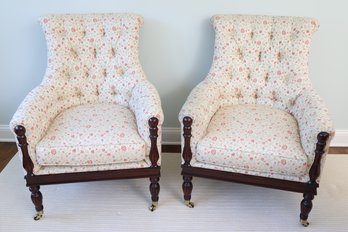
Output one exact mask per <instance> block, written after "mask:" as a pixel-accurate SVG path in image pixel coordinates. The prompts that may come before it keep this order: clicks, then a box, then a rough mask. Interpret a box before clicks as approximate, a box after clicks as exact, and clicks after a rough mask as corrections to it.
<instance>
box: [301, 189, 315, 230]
mask: <svg viewBox="0 0 348 232" xmlns="http://www.w3.org/2000/svg"><path fill="white" fill-rule="evenodd" d="M313 199H314V194H311V193H304V194H303V200H302V201H301V214H300V222H301V224H302V225H303V226H305V227H307V226H308V225H309V222H308V220H307V219H308V214H309V213H310V212H311V210H312V207H313V203H312V200H313Z"/></svg>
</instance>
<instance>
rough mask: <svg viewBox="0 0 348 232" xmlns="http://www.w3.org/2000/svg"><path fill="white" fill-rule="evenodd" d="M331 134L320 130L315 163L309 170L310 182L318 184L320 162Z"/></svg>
mask: <svg viewBox="0 0 348 232" xmlns="http://www.w3.org/2000/svg"><path fill="white" fill-rule="evenodd" d="M329 137H330V135H329V133H327V132H320V133H319V134H318V136H317V139H318V142H317V144H316V148H315V151H314V153H315V157H314V161H313V164H312V166H311V168H310V170H309V179H310V181H309V184H314V185H318V184H317V183H316V180H317V178H318V177H319V175H320V163H321V158H322V155H323V154H324V153H325V147H326V141H327V140H328V139H329Z"/></svg>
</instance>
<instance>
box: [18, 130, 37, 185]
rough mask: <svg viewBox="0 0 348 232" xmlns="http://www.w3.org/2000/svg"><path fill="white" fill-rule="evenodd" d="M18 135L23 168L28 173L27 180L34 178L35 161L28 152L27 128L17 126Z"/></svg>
mask: <svg viewBox="0 0 348 232" xmlns="http://www.w3.org/2000/svg"><path fill="white" fill-rule="evenodd" d="M14 131H15V133H16V135H17V140H18V146H19V147H20V149H21V151H22V155H23V168H24V169H25V171H26V172H27V175H26V176H25V178H27V177H28V176H33V175H34V174H33V169H34V164H33V161H32V160H31V158H30V156H29V152H28V145H29V144H28V143H27V137H26V136H25V132H26V131H25V128H24V126H21V125H17V126H16V127H15V129H14Z"/></svg>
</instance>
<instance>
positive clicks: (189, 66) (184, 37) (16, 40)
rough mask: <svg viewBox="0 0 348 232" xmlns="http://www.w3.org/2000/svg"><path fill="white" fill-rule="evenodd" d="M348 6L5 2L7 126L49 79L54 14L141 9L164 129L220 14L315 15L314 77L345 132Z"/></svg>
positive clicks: (183, 0) (196, 71)
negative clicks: (47, 36) (46, 32)
mask: <svg viewBox="0 0 348 232" xmlns="http://www.w3.org/2000/svg"><path fill="white" fill-rule="evenodd" d="M347 9H348V4H347V1H345V0H331V1H327V0H326V1H324V0H320V1H319V0H306V1H303V0H282V1H280V0H210V1H208V0H205V1H204V0H172V1H169V0H123V1H121V0H113V1H111V0H93V1H91V0H59V1H47V0H45V1H44V0H41V1H39V0H10V1H4V0H1V4H0V73H1V74H0V75H1V76H0V125H1V124H7V123H8V122H9V120H10V118H11V116H12V114H13V113H14V111H15V110H16V108H17V106H18V105H19V103H20V102H21V100H22V99H23V98H24V96H25V95H26V94H27V93H28V92H29V90H31V89H32V88H33V87H34V86H36V85H37V84H38V83H39V82H40V81H41V79H42V76H43V74H44V71H45V67H46V47H45V46H46V45H45V41H44V37H43V33H42V32H41V28H40V26H39V24H38V22H37V19H38V17H39V16H41V15H44V14H48V13H85V12H135V13H139V14H141V15H143V17H144V19H145V24H144V27H143V28H142V31H141V60H142V64H143V67H144V70H145V72H146V74H147V76H148V78H149V79H150V80H151V81H152V82H153V83H154V84H155V85H156V87H157V89H158V90H159V92H160V95H161V98H162V104H163V108H164V112H165V126H167V127H177V126H178V125H179V124H178V122H177V114H178V112H179V109H180V107H181V105H182V104H183V102H184V100H185V99H186V97H187V95H188V93H189V91H190V90H191V89H192V87H193V86H195V85H196V84H197V83H198V82H199V81H201V80H202V79H203V78H204V77H205V75H206V73H207V72H208V70H209V67H210V64H211V60H212V55H213V40H214V34H213V29H212V27H211V25H210V22H209V18H210V17H211V16H212V15H213V14H217V13H237V14H268V15H296V16H311V17H315V18H317V19H319V21H320V22H321V28H320V29H319V31H318V32H317V33H316V35H315V37H314V41H313V46H312V53H311V65H310V67H311V78H312V80H313V83H314V86H315V87H316V88H317V90H318V91H319V93H320V94H321V96H322V97H324V99H325V101H326V102H327V104H328V106H329V109H330V111H331V114H332V116H333V119H334V123H335V125H336V127H337V128H338V129H348V120H347V119H348V107H347V99H348V91H347V87H348V76H347V68H348V59H347V55H346V53H347V52H348V14H347V12H346V11H347Z"/></svg>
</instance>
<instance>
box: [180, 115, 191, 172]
mask: <svg viewBox="0 0 348 232" xmlns="http://www.w3.org/2000/svg"><path fill="white" fill-rule="evenodd" d="M182 122H183V124H184V128H183V129H184V133H183V136H184V149H183V152H182V157H183V158H184V164H183V166H185V167H190V166H191V164H190V162H191V159H192V151H191V144H190V143H191V137H192V135H191V130H192V128H191V125H192V118H190V117H188V116H186V117H184V118H183V120H182Z"/></svg>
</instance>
